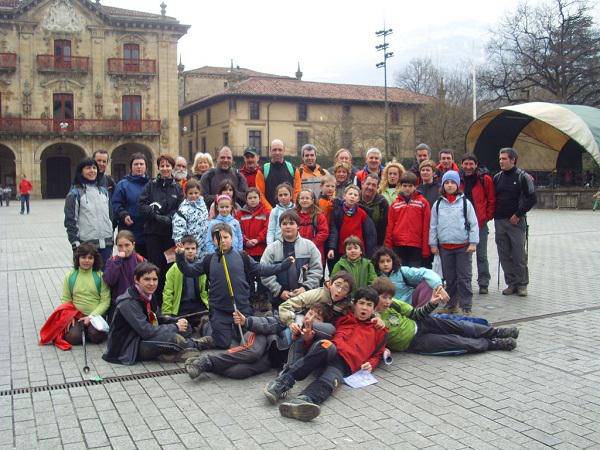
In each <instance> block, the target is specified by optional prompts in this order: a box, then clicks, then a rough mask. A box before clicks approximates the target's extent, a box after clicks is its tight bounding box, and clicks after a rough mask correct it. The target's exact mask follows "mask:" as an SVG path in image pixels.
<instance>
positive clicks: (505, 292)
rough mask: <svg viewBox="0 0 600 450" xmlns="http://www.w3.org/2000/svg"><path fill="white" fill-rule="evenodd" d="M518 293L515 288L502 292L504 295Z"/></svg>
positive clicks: (510, 287)
mask: <svg viewBox="0 0 600 450" xmlns="http://www.w3.org/2000/svg"><path fill="white" fill-rule="evenodd" d="M515 292H516V290H515V288H514V287H512V286H508V287H507V288H506V289H504V290H503V291H502V295H513V294H514V293H515Z"/></svg>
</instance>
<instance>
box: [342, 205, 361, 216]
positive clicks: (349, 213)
mask: <svg viewBox="0 0 600 450" xmlns="http://www.w3.org/2000/svg"><path fill="white" fill-rule="evenodd" d="M356 210H357V206H356V205H354V206H348V205H347V204H346V202H344V203H343V204H342V211H344V214H346V215H347V216H348V217H352V216H353V215H354V214H356Z"/></svg>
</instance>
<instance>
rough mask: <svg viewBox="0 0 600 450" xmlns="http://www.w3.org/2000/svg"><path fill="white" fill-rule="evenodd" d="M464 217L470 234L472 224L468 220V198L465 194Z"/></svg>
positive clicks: (466, 228)
mask: <svg viewBox="0 0 600 450" xmlns="http://www.w3.org/2000/svg"><path fill="white" fill-rule="evenodd" d="M463 217H464V219H465V230H467V233H468V232H469V231H471V224H470V223H469V220H468V219H467V196H466V195H465V194H463Z"/></svg>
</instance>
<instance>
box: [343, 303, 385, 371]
mask: <svg viewBox="0 0 600 450" xmlns="http://www.w3.org/2000/svg"><path fill="white" fill-rule="evenodd" d="M387 332H388V330H387V328H382V329H380V330H378V329H377V328H375V324H374V323H371V321H370V320H368V321H366V322H360V321H359V320H358V319H357V318H356V317H354V314H353V313H352V312H349V313H348V314H346V315H344V316H342V317H340V318H339V319H338V320H337V321H336V322H335V334H334V336H333V339H332V340H333V343H334V344H335V346H336V348H337V352H338V355H340V356H341V357H342V358H343V359H344V361H346V364H348V366H349V367H350V369H351V370H352V373H354V372H356V371H357V370H359V369H360V366H362V365H363V364H364V363H366V362H369V363H371V367H372V368H373V370H375V368H376V367H377V365H378V364H379V361H381V357H382V356H383V351H384V350H385V342H386V336H387Z"/></svg>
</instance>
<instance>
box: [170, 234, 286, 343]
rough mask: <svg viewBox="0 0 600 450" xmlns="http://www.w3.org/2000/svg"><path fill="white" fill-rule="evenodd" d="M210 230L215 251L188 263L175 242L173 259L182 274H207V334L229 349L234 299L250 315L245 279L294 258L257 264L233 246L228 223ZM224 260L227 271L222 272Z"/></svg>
mask: <svg viewBox="0 0 600 450" xmlns="http://www.w3.org/2000/svg"><path fill="white" fill-rule="evenodd" d="M211 233H212V235H211V237H212V239H213V246H214V248H218V249H219V251H218V252H216V253H213V254H210V255H208V256H205V257H204V259H202V260H201V261H195V262H193V263H189V262H188V261H186V258H185V256H184V254H183V253H184V248H183V246H182V245H178V246H177V257H176V261H177V267H179V270H181V271H182V272H183V274H184V275H185V276H188V277H197V276H199V275H202V274H206V278H207V280H208V286H209V287H208V289H209V292H210V297H209V309H210V328H211V331H210V335H211V336H212V339H213V342H214V346H215V347H217V348H229V346H230V344H231V341H232V338H233V337H234V335H235V332H236V330H235V329H234V326H233V325H234V324H233V316H232V314H233V311H234V301H235V306H236V307H237V309H238V310H239V311H240V312H241V313H242V314H243V315H245V316H251V315H252V308H251V307H250V303H249V296H250V289H249V282H248V280H249V279H253V278H254V277H256V276H269V275H274V274H276V273H278V272H282V271H285V270H287V269H288V268H289V267H290V266H291V265H292V264H293V262H294V258H292V257H290V258H286V259H285V260H284V261H283V262H281V263H279V264H262V263H257V262H256V261H254V260H253V259H252V258H250V257H249V256H248V255H247V254H246V253H244V252H243V251H239V250H237V249H235V248H233V245H232V234H233V232H232V230H231V227H230V226H229V225H227V224H225V223H219V224H216V225H215V226H214V228H213V229H212V231H211ZM224 260H225V263H226V264H227V271H225V266H224ZM229 283H231V284H229ZM230 288H231V290H232V293H231V292H230ZM234 298H235V300H234ZM237 337H238V338H240V337H241V336H237Z"/></svg>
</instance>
